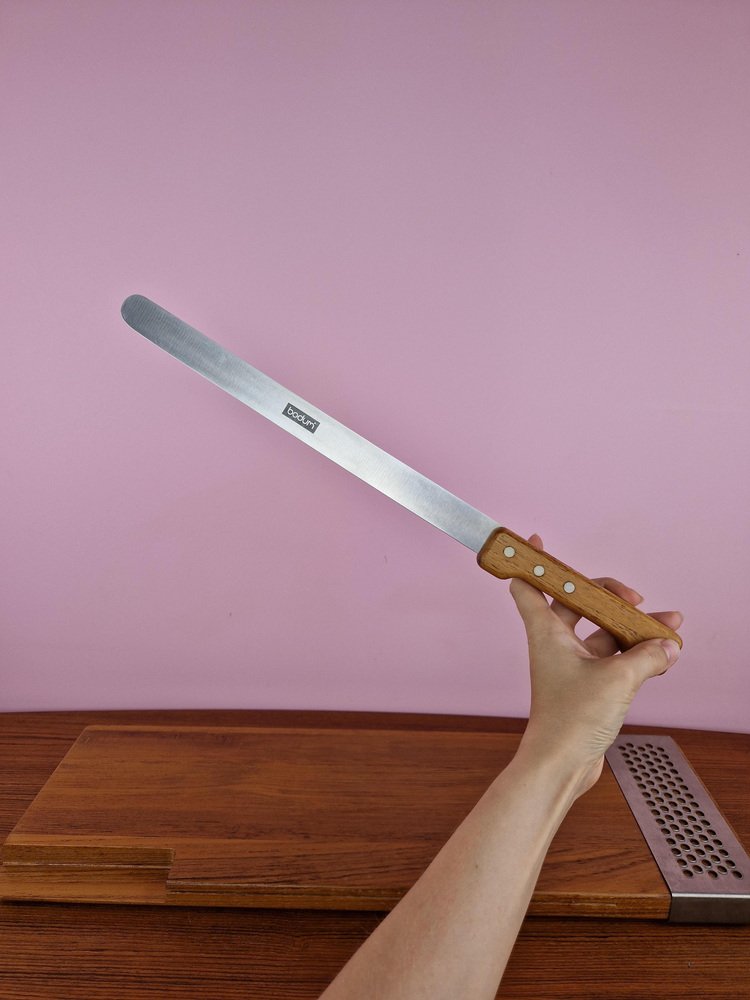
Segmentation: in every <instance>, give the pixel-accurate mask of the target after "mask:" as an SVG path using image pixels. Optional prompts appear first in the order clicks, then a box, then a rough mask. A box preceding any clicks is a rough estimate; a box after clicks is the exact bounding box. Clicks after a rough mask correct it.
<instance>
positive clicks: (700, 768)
mask: <svg viewBox="0 0 750 1000" xmlns="http://www.w3.org/2000/svg"><path fill="white" fill-rule="evenodd" d="M135 724H139V725H140V724H144V725H170V726H172V725H186V726H188V725H194V726H274V727H277V726H278V727H288V726H310V727H320V728H333V729H337V728H366V729H408V730H422V731H450V732H492V733H495V732H522V730H523V728H524V726H525V720H523V719H500V718H493V717H468V716H447V715H414V714H397V713H369V712H368V713H354V712H308V711H305V712H286V711H245V710H242V711H230V710H223V711H219V710H207V711H150V712H141V711H136V712H49V713H7V714H0V842H1V841H2V840H4V839H5V838H6V836H7V835H8V834H9V833H10V831H11V830H12V829H13V827H14V826H15V825H16V823H17V822H18V820H19V819H20V818H21V816H22V815H23V813H24V811H25V810H26V808H27V807H28V806H29V805H30V804H31V802H32V800H33V799H34V797H35V796H36V794H37V792H38V791H39V789H40V788H41V787H42V785H43V784H44V783H45V781H46V780H47V778H49V776H50V775H51V773H52V771H53V770H54V769H55V767H56V766H57V764H58V763H59V762H60V760H61V759H62V758H63V757H64V756H65V754H66V753H67V751H68V750H69V749H70V747H71V746H72V744H73V743H74V742H75V740H76V739H77V737H78V736H79V734H80V733H81V732H82V730H83V729H84V728H85V727H86V726H88V725H135ZM646 728H647V729H648V731H649V732H655V733H656V732H662V733H666V734H668V735H670V736H672V737H673V738H674V739H675V740H676V741H677V742H678V744H679V745H680V747H681V748H682V749H683V751H684V752H685V754H686V755H687V757H688V758H689V760H690V761H691V763H692V764H693V766H694V768H695V769H696V771H697V772H698V774H699V775H700V777H701V780H702V781H703V782H704V784H705V785H706V786H707V788H708V790H709V792H710V793H711V794H712V795H713V797H714V798H715V799H716V801H717V802H718V804H719V806H720V808H721V810H722V812H723V813H724V815H725V816H726V818H727V819H728V821H729V822H730V823H731V825H732V826H733V828H734V830H735V831H736V833H737V834H738V836H739V838H740V840H741V841H742V842H743V843H744V844H745V845H748V844H750V794H749V789H750V777H749V775H750V735H741V734H731V733H703V732H699V731H693V730H680V729H658V728H656V727H652V726H648V727H642V726H641V727H625V730H624V731H625V732H628V731H630V732H639V731H640V732H643V731H645V729H646ZM384 915H385V914H384V913H377V912H357V911H353V912H344V911H332V912H328V911H311V910H295V909H290V910H273V909H258V910H247V909H230V908H224V907H214V908H206V907H192V906H185V907H158V906H109V905H87V904H65V903H58V904H43V903H4V904H0V997H1V998H2V1000H6V998H8V1000H11V998H12V1000H21V998H23V1000H36V998H45V1000H47V998H50V1000H51V998H55V1000H61V998H65V1000H67V998H71V1000H77V998H84V997H85V998H88V1000H96V998H99V997H102V998H103V997H107V998H108V1000H109V998H111V997H117V998H130V997H154V998H156V997H190V998H193V997H194V998H198V997H201V998H204V997H211V998H212V1000H214V998H215V1000H223V998H225V997H226V998H234V997H238V998H239V997H243V998H247V997H251V998H255V997H257V998H259V1000H260V998H262V1000H287V998H294V1000H304V998H316V997H318V996H319V995H320V993H321V992H322V991H323V989H324V988H325V986H326V985H327V984H328V983H329V982H330V981H331V979H333V977H334V976H335V974H336V973H337V972H338V970H339V969H340V968H341V967H342V966H343V965H344V964H345V962H346V961H347V959H348V958H349V957H350V955H351V954H352V953H353V952H354V951H355V950H356V949H357V948H358V947H359V945H360V944H361V943H362V942H363V941H364V940H365V939H366V937H367V936H368V935H369V934H370V933H371V932H372V930H373V929H374V928H375V927H376V926H377V924H378V923H379V922H380V920H382V919H383V917H384ZM655 996H658V997H659V998H663V1000H678V998H679V1000H684V998H685V997H697V998H701V1000H702V998H706V1000H716V998H723V1000H730V998H737V1000H740V998H742V1000H748V998H749V997H750V927H747V926H745V927H742V926H739V927H732V926H691V925H675V924H666V923H664V922H661V921H656V920H599V919H585V918H571V917H567V918H547V917H532V916H530V917H528V918H527V920H526V921H525V923H524V926H523V928H522V931H521V934H520V936H519V939H518V942H517V944H516V948H515V949H514V952H513V955H512V956H511V960H510V963H509V966H508V969H507V971H506V975H505V977H504V980H503V985H502V987H501V989H500V992H499V993H498V997H502V998H521V997H524V998H532V997H533V998H534V1000H544V998H553V997H554V998H570V1000H572V998H576V1000H583V998H587V997H591V998H596V1000H608V998H612V1000H615V998H617V1000H626V998H627V1000H637V998H640V997H643V998H644V1000H645V998H646V997H649V998H651V997H655Z"/></svg>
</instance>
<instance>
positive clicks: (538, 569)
mask: <svg viewBox="0 0 750 1000" xmlns="http://www.w3.org/2000/svg"><path fill="white" fill-rule="evenodd" d="M534 576H544V566H535V567H534Z"/></svg>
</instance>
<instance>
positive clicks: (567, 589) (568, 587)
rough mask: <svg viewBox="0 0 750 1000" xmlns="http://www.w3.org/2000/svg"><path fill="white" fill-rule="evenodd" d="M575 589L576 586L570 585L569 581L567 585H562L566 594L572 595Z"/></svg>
mask: <svg viewBox="0 0 750 1000" xmlns="http://www.w3.org/2000/svg"><path fill="white" fill-rule="evenodd" d="M575 589H576V585H575V584H574V583H571V582H570V580H568V582H567V583H564V584H563V590H564V591H565V593H566V594H572V593H573V591H574V590H575Z"/></svg>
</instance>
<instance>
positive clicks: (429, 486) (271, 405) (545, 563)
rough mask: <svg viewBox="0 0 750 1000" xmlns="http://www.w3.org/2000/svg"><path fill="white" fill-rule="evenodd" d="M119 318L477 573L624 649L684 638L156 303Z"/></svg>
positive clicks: (133, 303) (126, 308) (139, 299)
mask: <svg viewBox="0 0 750 1000" xmlns="http://www.w3.org/2000/svg"><path fill="white" fill-rule="evenodd" d="M122 316H123V319H124V320H125V322H126V323H128V324H129V325H130V326H132V327H133V329H134V330H137V331H138V333H140V334H143V336H144V337H146V338H147V339H148V340H151V341H153V343H155V344H156V345H157V346H158V347H161V348H162V349H163V350H165V351H167V352H168V353H169V354H172V355H173V356H174V357H175V358H177V359H178V360H179V361H182V362H183V363H184V364H186V365H188V366H189V367H190V368H192V369H194V370H195V371H197V372H198V373H199V374H200V375H203V376H204V377H205V378H207V379H209V381H211V382H213V383H214V384H215V385H218V386H219V388H220V389H223V390H224V391H225V392H228V393H229V394H230V395H231V396H234V397H235V398H236V399H239V400H240V402H242V403H244V404H245V405H246V406H249V407H251V408H252V409H253V410H256V411H257V412H258V413H260V414H261V415H262V416H264V417H266V418H267V419H268V420H271V421H273V423H275V424H277V425H278V426H279V427H281V428H282V429H283V430H285V431H287V432H288V433H290V434H292V435H294V437H296V438H298V439H299V440H300V441H302V442H303V443H304V444H306V445H309V447H311V448H314V449H315V450H316V451H319V452H320V453H321V454H322V455H325V456H326V458H330V459H331V460H332V461H333V462H336V463H337V464H338V465H340V466H342V467H343V468H344V469H346V470H347V471H348V472H351V473H353V474H354V475H355V476H358V477H359V478H360V479H363V480H364V481H365V482H366V483H369V484H370V486H374V487H375V489H377V490H380V492H381V493H385V495H386V496H389V497H391V499H392V500H395V501H396V502H397V503H400V504H401V505H402V506H404V507H406V508H407V509H408V510H411V511H413V512H414V513H415V514H418V515H419V516H420V517H422V518H424V520H425V521H429V523H430V524H434V525H435V527H436V528H440V530H441V531H444V532H446V533H447V534H449V535H451V536H452V537H453V538H455V539H456V540H457V541H459V542H461V543H462V545H465V546H467V548H469V549H471V550H472V551H473V552H476V553H477V562H478V563H479V565H480V566H481V567H482V569H484V570H486V571H487V572H488V573H491V574H492V575H493V576H496V577H499V578H500V579H501V580H508V579H510V578H511V577H519V578H520V579H522V580H525V581H526V582H527V583H530V584H532V585H533V586H534V587H536V588H537V590H541V591H542V592H543V593H545V594H548V595H549V596H551V597H553V598H555V599H556V600H558V601H559V602H560V603H561V604H564V605H565V606H566V607H568V608H571V609H572V610H573V611H575V612H576V613H577V614H579V615H581V616H582V617H584V618H587V619H588V620H589V621H591V622H593V623H594V624H595V625H598V626H599V627H600V628H604V629H606V630H607V631H608V632H610V633H611V634H612V635H614V636H615V638H616V639H617V640H618V642H619V644H620V647H621V648H622V649H629V648H630V647H632V646H634V645H636V643H639V642H643V641H644V639H674V640H675V641H676V642H677V643H679V645H680V646H682V639H681V638H680V636H679V635H678V634H677V633H676V632H674V631H672V629H670V628H668V627H667V626H666V625H664V624H663V623H662V622H660V621H658V620H657V619H656V618H653V617H652V616H651V615H647V614H645V613H644V612H643V611H639V610H638V609H637V608H635V607H633V605H632V604H628V603H627V601H624V600H622V598H620V597H617V595H616V594H613V593H612V592H611V591H609V590H606V589H605V588H604V587H600V586H599V585H598V584H596V583H594V582H593V581H592V580H589V579H588V577H585V576H583V575H582V574H581V573H578V572H576V570H574V569H571V568H570V566H566V565H565V564H564V563H562V562H560V561H559V560H558V559H555V558H554V557H553V556H551V555H549V554H548V553H546V552H540V551H539V550H538V549H535V548H534V547H533V546H532V545H530V544H529V543H528V542H527V541H526V540H525V539H524V538H522V537H521V536H520V535H517V534H515V533H514V532H513V531H510V530H509V529H508V528H505V527H502V526H501V525H500V524H498V522H497V521H494V520H493V519H492V518H491V517H488V516H487V515H486V514H482V513H481V512H480V511H478V510H476V509H475V508H474V507H471V506H470V505H469V504H467V503H465V502H464V501H463V500H460V499H459V498H458V497H456V496H454V495H453V494H452V493H449V492H448V491H447V490H445V489H443V487H442V486H438V485H437V483H433V482H431V481H430V480H429V479H427V478H426V477H425V476H423V475H421V474H420V473H419V472H416V471H415V470H414V469H410V468H409V466H408V465H404V463H403V462H400V461H399V460H398V459H397V458H394V457H393V456H392V455H389V454H388V453H387V452H385V451H383V450H382V449H381V448H378V447H377V445H374V444H372V442H371V441H367V440H366V439H365V438H363V437H360V435H359V434H356V433H355V432H354V431H352V430H349V428H348V427H345V426H344V425H343V424H340V423H339V422H338V421H337V420H334V419H333V417H329V416H328V414H327V413H324V412H323V411H322V410H319V409H318V408H317V406H313V404H312V403H308V402H307V400H304V399H302V397H301V396H298V395H297V394H296V393H293V392H290V391H289V390H288V389H285V388H284V387H283V386H282V385H279V383H278V382H274V380H273V379H271V378H269V377H268V376H267V375H264V374H263V373H262V372H260V371H258V369H257V368H253V367H252V365H249V364H248V363H247V362H246V361H243V360H242V359H241V358H238V357H237V356H236V355H234V354H232V353H230V352H229V351H227V350H225V349H224V348H223V347H221V346H220V345H219V344H217V343H216V342H215V341H213V340H210V339H209V338H208V337H206V336H205V335H204V334H202V333H200V331H198V330H196V329H195V328H194V327H192V326H188V324H187V323H184V322H183V321H182V320H181V319H178V318H177V317H176V316H173V315H172V313H169V312H167V310H166V309H162V307H161V306H158V305H157V304H156V303H155V302H151V300H150V299H147V298H144V296H142V295H130V296H129V297H128V298H127V299H125V301H124V302H123V304H122Z"/></svg>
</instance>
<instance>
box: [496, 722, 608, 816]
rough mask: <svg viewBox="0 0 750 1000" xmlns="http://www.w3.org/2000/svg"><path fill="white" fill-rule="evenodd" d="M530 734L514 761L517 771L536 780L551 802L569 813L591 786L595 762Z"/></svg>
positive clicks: (524, 776) (523, 741)
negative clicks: (583, 759)
mask: <svg viewBox="0 0 750 1000" xmlns="http://www.w3.org/2000/svg"><path fill="white" fill-rule="evenodd" d="M527 733H528V730H527ZM527 733H524V735H523V737H522V738H521V742H520V744H519V746H518V750H517V751H516V754H515V756H514V757H513V760H512V762H511V764H512V765H513V769H514V771H515V772H516V773H518V774H519V775H521V776H523V778H524V780H527V781H533V782H534V783H535V784H536V785H537V786H538V787H539V788H540V790H541V791H542V793H543V794H544V795H545V796H547V797H548V798H549V799H550V801H552V802H554V803H555V804H556V805H559V806H560V807H561V808H563V809H564V811H565V812H567V810H568V809H569V808H570V807H571V806H572V804H573V802H575V800H576V799H577V798H578V797H579V796H580V795H582V794H583V792H585V791H586V790H587V789H588V788H590V787H591V784H592V780H591V779H592V764H590V763H584V762H583V761H581V760H580V759H578V758H577V757H576V756H575V755H573V754H570V753H569V752H567V751H566V750H565V748H563V747H561V746H556V745H555V744H551V743H549V742H548V741H544V742H541V741H540V742H537V741H535V740H534V739H532V738H531V737H527ZM593 767H594V768H596V767H597V765H593ZM594 780H595V779H594Z"/></svg>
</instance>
